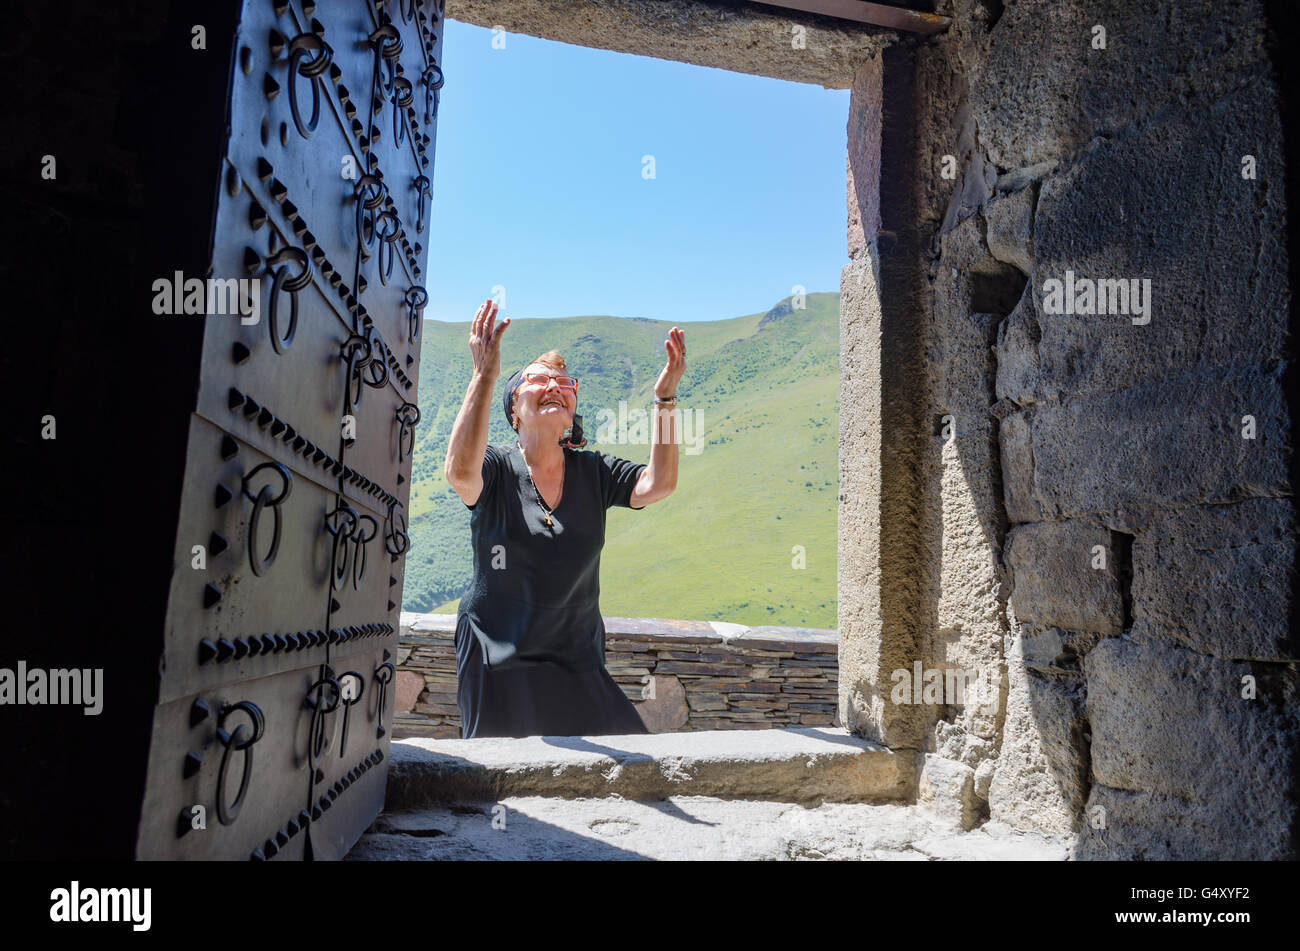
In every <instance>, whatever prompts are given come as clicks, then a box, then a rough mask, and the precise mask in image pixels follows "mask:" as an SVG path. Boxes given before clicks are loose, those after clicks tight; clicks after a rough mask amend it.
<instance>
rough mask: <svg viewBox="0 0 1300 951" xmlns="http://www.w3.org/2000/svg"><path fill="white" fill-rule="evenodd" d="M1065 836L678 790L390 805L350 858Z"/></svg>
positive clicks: (995, 853)
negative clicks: (397, 808)
mask: <svg viewBox="0 0 1300 951" xmlns="http://www.w3.org/2000/svg"><path fill="white" fill-rule="evenodd" d="M1067 853H1068V845H1067V843H1066V842H1065V841H1063V840H1058V839H1052V838H1049V837H1046V836H1040V835H1033V834H1023V833H1017V832H1014V831H1012V830H1011V829H1010V828H1009V827H1006V826H1003V825H1000V824H997V823H986V824H985V825H983V826H982V827H980V828H977V829H974V830H972V831H970V832H962V831H960V830H959V829H954V828H952V827H950V826H946V825H944V824H942V823H941V822H939V821H938V820H936V819H935V817H933V816H931V815H928V814H926V813H925V812H924V811H922V810H921V809H919V808H918V807H916V806H911V805H864V804H857V803H824V804H822V805H820V806H817V807H816V808H805V807H804V806H800V805H795V804H792V803H786V802H766V801H754V800H736V799H719V798H715V797H712V796H685V795H683V796H670V797H668V798H667V799H662V800H648V801H636V800H629V799H623V798H620V797H618V796H607V797H600V798H589V799H562V798H558V797H552V796H518V797H511V798H504V799H502V800H500V801H499V802H477V803H457V804H452V805H450V806H436V807H426V808H421V809H413V810H410V811H404V812H397V813H391V814H390V813H383V814H381V815H380V817H379V818H378V819H377V820H376V821H375V823H374V825H373V826H372V827H371V828H370V830H369V831H367V833H366V834H365V835H364V836H362V838H361V840H360V841H359V842H358V843H357V844H356V846H355V847H354V848H353V849H352V851H351V852H350V853H348V855H347V860H349V861H419V860H480V859H486V860H498V859H506V860H527V861H537V860H599V861H611V860H624V859H626V860H637V859H646V860H660V861H664V860H668V861H672V860H700V859H703V860H708V859H721V860H746V859H762V860H775V861H782V860H797V859H832V860H891V859H903V860H916V861H936V860H1006V859H1010V860H1036V861H1062V860H1064V859H1066V858H1067V857H1068V854H1067Z"/></svg>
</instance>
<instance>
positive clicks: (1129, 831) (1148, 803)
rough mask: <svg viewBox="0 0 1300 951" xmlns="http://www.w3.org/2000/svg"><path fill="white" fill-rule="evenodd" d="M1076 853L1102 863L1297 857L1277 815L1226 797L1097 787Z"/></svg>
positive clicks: (1089, 798)
mask: <svg viewBox="0 0 1300 951" xmlns="http://www.w3.org/2000/svg"><path fill="white" fill-rule="evenodd" d="M1084 816H1085V822H1084V824H1083V829H1082V832H1081V834H1080V836H1079V842H1078V845H1077V846H1076V849H1075V857H1076V858H1079V859H1084V860H1094V861H1095V860H1102V861H1106V860H1109V861H1116V860H1119V861H1130V862H1131V861H1146V862H1169V861H1201V862H1230V861H1282V860H1291V861H1294V860H1295V858H1296V853H1295V850H1294V848H1293V847H1292V846H1291V844H1290V842H1289V841H1288V836H1287V835H1286V834H1285V833H1281V832H1280V830H1282V829H1285V828H1286V826H1285V825H1281V826H1277V827H1274V828H1269V827H1268V826H1267V825H1265V824H1264V823H1266V822H1269V821H1284V819H1283V818H1282V817H1279V816H1278V815H1277V814H1276V813H1272V812H1270V813H1268V814H1267V815H1265V816H1259V815H1255V814H1253V813H1252V812H1251V811H1250V810H1249V806H1248V805H1238V804H1237V803H1236V802H1234V801H1233V800H1232V799H1231V798H1228V797H1225V798H1224V799H1222V800H1219V801H1216V802H1213V803H1203V802H1196V801H1192V800H1187V799H1181V798H1179V797H1178V796H1168V795H1162V794H1160V793H1150V792H1134V791H1132V790H1126V789H1112V788H1111V787H1109V786H1102V785H1094V786H1093V787H1092V792H1091V794H1090V795H1089V797H1088V805H1087V807H1086V808H1085V810H1084Z"/></svg>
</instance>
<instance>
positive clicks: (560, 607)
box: [456, 444, 650, 738]
mask: <svg viewBox="0 0 1300 951" xmlns="http://www.w3.org/2000/svg"><path fill="white" fill-rule="evenodd" d="M563 452H564V466H565V469H564V488H563V491H562V493H561V495H560V503H559V505H558V506H556V508H555V510H554V511H553V512H552V513H551V520H552V523H553V524H552V525H550V526H548V525H547V524H546V512H545V510H544V509H543V508H542V507H541V504H540V503H539V502H538V501H537V493H536V491H535V490H534V488H533V483H532V480H531V478H530V477H529V473H528V467H527V465H526V464H525V462H524V457H523V452H522V451H521V450H520V449H519V446H518V445H517V444H516V445H512V446H493V445H489V446H488V447H487V450H486V452H485V453H484V455H483V492H482V494H481V495H480V496H479V498H478V501H477V502H476V503H475V504H474V505H471V506H468V508H469V509H470V510H471V512H472V514H471V515H470V535H471V542H472V546H473V549H474V577H473V579H472V580H471V581H470V584H469V587H468V588H466V590H465V594H464V596H462V598H461V600H460V607H459V609H458V610H457V612H456V680H457V684H456V697H457V701H458V703H459V705H460V717H461V736H462V737H463V738H470V737H484V736H516V737H518V736H600V735H610V734H619V733H649V732H650V731H649V730H647V729H646V727H645V724H644V723H643V722H642V720H641V716H640V714H638V713H637V711H636V707H635V706H634V705H633V704H632V701H631V700H629V699H628V698H627V696H626V695H625V694H624V693H623V691H622V690H621V689H620V688H619V686H618V684H616V683H615V682H614V679H613V678H612V677H611V676H610V675H609V671H608V670H606V669H605V622H604V619H603V618H602V617H601V614H600V604H599V595H600V552H601V549H602V548H603V547H604V544H605V512H606V510H607V509H608V508H609V507H610V506H611V505H620V506H623V507H625V508H631V505H629V502H630V500H631V496H632V489H633V487H634V486H635V485H636V482H637V479H638V478H640V476H641V472H642V471H643V470H644V469H645V468H646V466H645V465H644V464H637V463H633V462H629V461H628V460H626V459H619V458H618V457H616V456H611V455H609V454H608V453H598V452H591V451H587V450H574V449H567V448H566V449H564V450H563Z"/></svg>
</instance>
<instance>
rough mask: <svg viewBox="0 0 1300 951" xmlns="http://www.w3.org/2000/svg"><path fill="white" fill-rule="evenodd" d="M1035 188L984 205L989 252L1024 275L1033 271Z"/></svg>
mask: <svg viewBox="0 0 1300 951" xmlns="http://www.w3.org/2000/svg"><path fill="white" fill-rule="evenodd" d="M1037 191H1038V189H1037V188H1036V187H1034V186H1030V187H1029V188H1022V189H1021V190H1020V191H1017V192H1012V193H1011V194H1009V195H1005V196H1003V197H1000V198H998V199H996V200H995V201H991V202H989V203H988V204H986V205H985V206H984V220H985V223H986V229H987V230H986V233H985V240H986V241H987V242H988V247H989V252H990V253H991V254H992V255H993V256H994V257H995V258H997V259H998V260H999V261H1003V262H1005V263H1007V264H1011V265H1013V266H1015V267H1016V268H1018V269H1019V270H1020V272H1021V273H1022V274H1024V275H1026V276H1028V275H1031V274H1033V272H1034V203H1035V200H1036V198H1037Z"/></svg>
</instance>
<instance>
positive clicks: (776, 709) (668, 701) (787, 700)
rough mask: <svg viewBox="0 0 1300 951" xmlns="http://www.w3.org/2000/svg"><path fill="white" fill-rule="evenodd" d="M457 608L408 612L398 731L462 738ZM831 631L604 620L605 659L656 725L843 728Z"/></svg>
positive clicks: (664, 728) (664, 729)
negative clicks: (837, 704) (838, 714)
mask: <svg viewBox="0 0 1300 951" xmlns="http://www.w3.org/2000/svg"><path fill="white" fill-rule="evenodd" d="M455 636H456V616H455V615H454V614H412V613H406V612H404V613H403V614H402V629H401V635H400V639H399V641H398V645H399V647H398V655H397V661H398V666H397V677H396V711H397V715H396V717H397V718H396V723H395V726H394V736H395V737H397V738H401V737H407V736H432V737H450V738H455V737H459V736H460V711H459V708H458V706H457V703H456V647H455ZM837 646H838V638H837V637H836V633H835V631H828V630H822V629H819V628H794V627H745V626H744V625H741V624H723V623H718V622H708V621H664V620H658V619H647V618H620V617H607V618H605V666H606V667H607V668H608V669H609V672H610V675H611V676H612V677H613V678H614V681H615V682H616V683H618V685H619V686H620V687H622V689H623V692H624V693H625V694H626V695H627V696H628V698H629V699H630V700H632V701H633V702H634V703H635V704H636V706H637V711H638V712H639V713H640V714H641V719H642V720H644V721H645V723H646V726H647V727H648V728H649V729H650V731H651V732H653V733H669V732H680V731H684V730H751V729H771V728H776V727H783V726H813V725H818V726H839V721H838V719H837V717H836V713H835V696H836V680H837V678H838V675H839V674H838V668H839V660H838V654H837Z"/></svg>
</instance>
